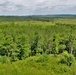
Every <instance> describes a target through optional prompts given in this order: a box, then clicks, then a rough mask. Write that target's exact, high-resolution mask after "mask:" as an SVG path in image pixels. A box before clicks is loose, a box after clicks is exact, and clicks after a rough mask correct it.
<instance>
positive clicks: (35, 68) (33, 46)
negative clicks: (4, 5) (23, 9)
mask: <svg viewBox="0 0 76 75" xmlns="http://www.w3.org/2000/svg"><path fill="white" fill-rule="evenodd" d="M0 74H1V75H76V18H75V17H48V16H47V17H44V16H43V17H38V16H27V17H18V16H11V17H10V16H1V17H0Z"/></svg>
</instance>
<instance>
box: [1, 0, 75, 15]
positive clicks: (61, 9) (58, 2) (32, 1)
mask: <svg viewBox="0 0 76 75" xmlns="http://www.w3.org/2000/svg"><path fill="white" fill-rule="evenodd" d="M59 13H63V14H64V13H66V14H75V13H76V0H0V15H34V14H35V15H36V14H37V15H40V14H42V15H43V14H59Z"/></svg>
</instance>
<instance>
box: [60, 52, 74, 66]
mask: <svg viewBox="0 0 76 75" xmlns="http://www.w3.org/2000/svg"><path fill="white" fill-rule="evenodd" d="M74 60H75V58H74V56H73V55H72V54H69V53H68V52H67V51H64V52H63V53H62V56H61V58H60V63H62V64H66V65H68V66H71V65H72V63H73V62H74Z"/></svg>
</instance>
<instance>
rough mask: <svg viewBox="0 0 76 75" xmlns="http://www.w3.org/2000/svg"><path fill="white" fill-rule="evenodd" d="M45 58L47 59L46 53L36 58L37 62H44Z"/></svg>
mask: <svg viewBox="0 0 76 75" xmlns="http://www.w3.org/2000/svg"><path fill="white" fill-rule="evenodd" d="M47 60H48V55H47V54H43V55H41V56H40V57H39V58H38V60H37V62H46V61H47Z"/></svg>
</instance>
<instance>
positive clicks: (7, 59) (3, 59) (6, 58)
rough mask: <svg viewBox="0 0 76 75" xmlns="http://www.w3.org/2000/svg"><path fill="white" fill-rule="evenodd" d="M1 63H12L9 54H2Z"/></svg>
mask: <svg viewBox="0 0 76 75" xmlns="http://www.w3.org/2000/svg"><path fill="white" fill-rule="evenodd" d="M0 62H1V63H10V59H9V58H8V57H7V56H0Z"/></svg>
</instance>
